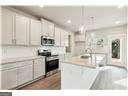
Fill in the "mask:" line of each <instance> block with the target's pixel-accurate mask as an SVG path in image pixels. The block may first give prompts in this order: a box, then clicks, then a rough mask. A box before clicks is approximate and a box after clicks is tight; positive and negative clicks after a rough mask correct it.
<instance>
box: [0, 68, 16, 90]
mask: <svg viewBox="0 0 128 96" xmlns="http://www.w3.org/2000/svg"><path fill="white" fill-rule="evenodd" d="M16 86H17V69H16V68H14V69H9V70H3V71H1V87H2V89H11V88H14V87H16Z"/></svg>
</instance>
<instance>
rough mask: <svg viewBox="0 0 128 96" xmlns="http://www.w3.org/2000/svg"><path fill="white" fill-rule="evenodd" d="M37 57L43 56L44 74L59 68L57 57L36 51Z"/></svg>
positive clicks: (46, 52) (49, 53)
mask: <svg viewBox="0 0 128 96" xmlns="http://www.w3.org/2000/svg"><path fill="white" fill-rule="evenodd" d="M38 55H40V56H45V74H46V75H47V73H48V72H50V71H53V70H55V69H58V68H59V56H58V55H52V54H51V52H49V51H47V50H45V51H43V52H39V51H38Z"/></svg>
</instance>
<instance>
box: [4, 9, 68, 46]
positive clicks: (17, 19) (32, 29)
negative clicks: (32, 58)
mask: <svg viewBox="0 0 128 96" xmlns="http://www.w3.org/2000/svg"><path fill="white" fill-rule="evenodd" d="M41 36H44V37H48V38H51V39H55V46H62V47H65V46H68V32H67V31H65V30H63V29H61V28H59V27H55V25H54V24H53V23H52V22H49V21H47V20H44V19H41V21H38V20H36V19H32V18H29V17H26V16H24V15H21V14H18V13H16V12H13V11H11V10H9V9H8V8H7V9H6V8H2V45H20V46H21V45H22V46H28V45H40V44H41Z"/></svg>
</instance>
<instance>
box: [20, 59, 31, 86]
mask: <svg viewBox="0 0 128 96" xmlns="http://www.w3.org/2000/svg"><path fill="white" fill-rule="evenodd" d="M24 63H26V64H28V65H26V66H23V67H19V68H18V85H21V84H24V83H26V82H29V81H31V80H33V65H32V63H33V62H31V61H29V62H24ZM29 63H30V64H29Z"/></svg>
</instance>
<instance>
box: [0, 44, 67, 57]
mask: <svg viewBox="0 0 128 96" xmlns="http://www.w3.org/2000/svg"><path fill="white" fill-rule="evenodd" d="M38 49H42V50H44V49H45V50H47V49H49V50H51V52H52V53H53V54H55V53H56V54H65V47H53V46H42V47H23V46H3V47H2V58H15V57H27V56H36V55H37V50H38Z"/></svg>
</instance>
